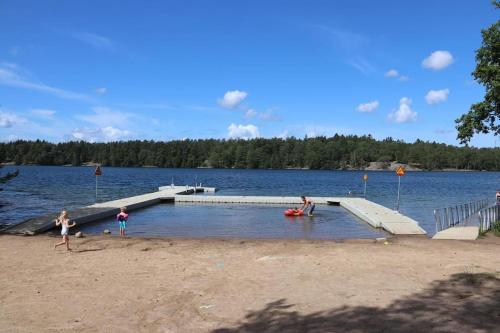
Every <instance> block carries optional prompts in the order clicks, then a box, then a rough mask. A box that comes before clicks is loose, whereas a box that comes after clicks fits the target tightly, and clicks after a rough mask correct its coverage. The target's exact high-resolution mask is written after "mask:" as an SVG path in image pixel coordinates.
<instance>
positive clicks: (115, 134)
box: [71, 126, 132, 142]
mask: <svg viewBox="0 0 500 333" xmlns="http://www.w3.org/2000/svg"><path fill="white" fill-rule="evenodd" d="M71 135H72V137H73V139H77V140H84V141H88V142H102V141H103V142H109V141H119V140H123V139H127V138H130V137H131V136H132V132H130V131H128V130H124V129H120V128H116V127H112V126H106V127H101V128H82V129H75V130H74V131H73V132H72V133H71Z"/></svg>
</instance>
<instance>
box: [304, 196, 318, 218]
mask: <svg viewBox="0 0 500 333" xmlns="http://www.w3.org/2000/svg"><path fill="white" fill-rule="evenodd" d="M300 198H301V199H302V208H301V209H302V210H303V211H304V212H306V210H307V209H308V212H307V215H308V216H313V211H314V208H316V205H315V204H314V202H313V201H312V200H311V199H307V198H306V197H305V196H301V197H300Z"/></svg>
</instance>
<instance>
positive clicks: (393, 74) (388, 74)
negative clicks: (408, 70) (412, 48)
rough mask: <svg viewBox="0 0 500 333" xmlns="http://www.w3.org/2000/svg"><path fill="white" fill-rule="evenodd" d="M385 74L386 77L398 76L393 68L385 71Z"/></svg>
mask: <svg viewBox="0 0 500 333" xmlns="http://www.w3.org/2000/svg"><path fill="white" fill-rule="evenodd" d="M385 76H386V77H398V76H399V72H398V71H397V70H395V69H389V70H388V71H387V72H386V73H385Z"/></svg>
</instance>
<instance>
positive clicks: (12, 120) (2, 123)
mask: <svg viewBox="0 0 500 333" xmlns="http://www.w3.org/2000/svg"><path fill="white" fill-rule="evenodd" d="M25 122H26V119H24V118H22V117H19V116H17V115H15V114H13V113H8V112H3V111H0V127H3V128H8V127H12V126H15V125H19V124H24V123H25Z"/></svg>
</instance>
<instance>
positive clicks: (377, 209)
mask: <svg viewBox="0 0 500 333" xmlns="http://www.w3.org/2000/svg"><path fill="white" fill-rule="evenodd" d="M216 190H217V189H216V188H213V187H212V188H211V187H191V186H173V185H172V186H162V187H159V189H158V191H157V192H153V193H147V194H142V195H138V196H134V197H129V198H124V199H118V200H113V201H108V202H102V203H96V204H94V205H91V206H87V207H83V208H80V209H75V210H71V211H70V212H69V215H70V217H71V220H73V221H75V222H76V223H77V224H84V223H88V222H91V221H96V220H100V219H103V218H108V217H111V216H114V215H116V214H117V213H118V212H119V210H120V207H123V206H126V207H127V209H128V210H129V211H133V210H136V209H140V208H144V207H147V206H151V205H154V204H157V203H160V202H176V203H200V204H256V205H269V204H271V205H294V206H300V205H301V204H302V202H301V200H300V197H299V196H297V197H278V196H224V195H196V193H199V192H202V193H204V192H209V193H210V192H212V193H213V192H215V191H216ZM310 199H311V200H312V201H313V202H314V203H315V204H317V205H336V206H341V207H343V208H345V209H346V210H347V211H349V212H351V213H352V214H353V215H355V216H357V217H358V218H360V219H361V220H363V221H365V222H366V223H368V224H370V225H371V226H372V227H374V228H383V229H384V230H386V231H387V232H389V233H391V234H395V235H425V234H426V232H425V230H423V229H422V228H421V227H420V226H419V225H418V222H416V221H415V220H412V219H411V218H409V217H407V216H405V215H403V214H401V213H398V212H396V211H393V210H391V209H389V208H386V207H384V206H381V205H379V204H376V203H374V202H372V201H369V200H366V199H363V198H353V197H310ZM57 215H58V214H51V215H47V216H42V217H37V218H32V219H29V220H27V221H24V222H22V223H20V224H17V225H15V226H12V227H9V228H7V229H6V230H4V231H3V232H5V233H12V234H24V235H35V234H39V233H42V232H45V231H47V230H50V229H52V228H54V227H55V224H54V219H55V218H56V217H57Z"/></svg>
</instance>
